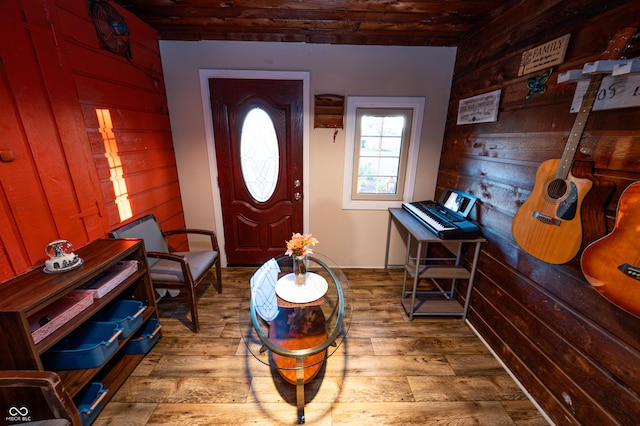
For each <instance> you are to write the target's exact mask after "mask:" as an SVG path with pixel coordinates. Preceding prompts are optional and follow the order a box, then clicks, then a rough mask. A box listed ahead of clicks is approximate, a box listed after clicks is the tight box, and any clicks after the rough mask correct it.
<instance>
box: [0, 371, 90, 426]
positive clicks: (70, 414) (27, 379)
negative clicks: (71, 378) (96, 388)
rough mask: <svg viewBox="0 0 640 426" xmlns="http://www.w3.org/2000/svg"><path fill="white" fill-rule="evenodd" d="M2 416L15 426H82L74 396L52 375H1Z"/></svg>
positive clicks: (18, 372) (0, 409) (55, 375)
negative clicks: (72, 397) (21, 425)
mask: <svg viewBox="0 0 640 426" xmlns="http://www.w3.org/2000/svg"><path fill="white" fill-rule="evenodd" d="M0 412H1V413H2V416H3V417H2V418H3V419H4V418H5V417H10V418H11V419H10V420H11V423H10V424H16V425H17V424H23V425H33V426H35V425H43V426H44V425H47V426H61V425H73V426H81V425H82V420H81V418H80V413H79V412H78V409H77V408H76V406H75V404H74V403H73V400H72V399H71V396H69V394H68V393H67V391H66V389H65V388H64V386H63V385H62V381H61V380H60V377H59V376H58V375H57V374H56V373H53V372H51V371H36V370H15V371H14V370H4V371H0ZM5 420H6V419H5ZM7 421H9V420H7Z"/></svg>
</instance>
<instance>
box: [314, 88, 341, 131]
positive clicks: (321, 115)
mask: <svg viewBox="0 0 640 426" xmlns="http://www.w3.org/2000/svg"><path fill="white" fill-rule="evenodd" d="M313 127H315V128H330V129H342V128H343V127H344V96H340V95H316V98H315V108H314V122H313Z"/></svg>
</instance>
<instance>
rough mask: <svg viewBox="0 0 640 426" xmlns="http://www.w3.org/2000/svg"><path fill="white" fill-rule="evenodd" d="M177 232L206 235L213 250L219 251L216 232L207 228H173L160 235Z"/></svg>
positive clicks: (166, 235) (176, 233) (175, 233)
mask: <svg viewBox="0 0 640 426" xmlns="http://www.w3.org/2000/svg"><path fill="white" fill-rule="evenodd" d="M178 234H200V235H207V236H209V238H211V248H212V249H213V251H217V252H220V249H219V248H218V238H217V237H216V233H215V232H214V231H210V230H208V229H195V228H184V229H174V230H171V231H164V232H162V235H164V236H165V237H168V236H169V235H178Z"/></svg>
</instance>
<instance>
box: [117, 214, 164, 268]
mask: <svg viewBox="0 0 640 426" xmlns="http://www.w3.org/2000/svg"><path fill="white" fill-rule="evenodd" d="M111 236H112V237H113V238H140V239H142V240H144V248H145V250H146V251H157V252H162V253H169V246H168V245H167V241H166V240H165V239H164V236H163V235H162V229H161V228H160V224H158V221H157V220H156V217H155V216H154V215H152V214H150V215H147V216H144V217H142V218H140V219H138V220H136V221H135V222H131V223H129V224H127V225H125V226H123V227H122V228H118V229H116V230H114V231H111ZM148 261H149V266H153V264H155V263H156V262H157V261H158V259H153V258H151V259H148Z"/></svg>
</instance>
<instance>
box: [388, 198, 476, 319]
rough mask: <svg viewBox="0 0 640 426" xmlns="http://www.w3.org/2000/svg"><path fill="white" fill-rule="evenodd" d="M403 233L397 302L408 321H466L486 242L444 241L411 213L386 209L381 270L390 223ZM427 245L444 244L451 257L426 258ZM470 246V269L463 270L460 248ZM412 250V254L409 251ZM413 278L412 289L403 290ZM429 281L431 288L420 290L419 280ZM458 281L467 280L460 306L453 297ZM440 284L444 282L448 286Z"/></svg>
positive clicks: (471, 240) (400, 209)
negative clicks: (471, 255) (443, 319)
mask: <svg viewBox="0 0 640 426" xmlns="http://www.w3.org/2000/svg"><path fill="white" fill-rule="evenodd" d="M393 223H396V224H397V225H398V226H399V227H401V228H403V229H405V230H406V231H407V241H406V247H407V253H406V257H405V263H404V265H400V266H402V267H403V268H404V280H403V283H402V296H401V302H402V306H403V307H404V309H405V311H406V312H407V315H408V316H409V320H410V321H413V318H414V317H416V316H423V317H461V318H462V320H465V319H466V318H467V313H468V311H469V303H470V301H471V291H472V290H473V281H474V278H475V274H476V270H477V268H478V259H479V257H480V248H481V245H482V243H484V242H486V240H485V239H484V238H481V237H480V238H473V239H460V240H454V239H447V240H442V239H440V238H438V236H437V235H435V234H433V233H432V232H431V231H430V230H429V229H427V228H426V227H425V226H424V225H423V224H422V223H420V221H418V219H416V218H415V217H414V216H413V215H412V214H411V213H409V212H407V211H406V210H404V209H402V208H391V209H389V223H388V227H387V246H386V251H385V258H384V268H385V269H388V268H389V266H390V265H389V243H390V239H391V228H392V224H393ZM430 243H437V244H444V245H445V246H446V247H447V249H449V250H451V247H455V253H453V254H454V256H452V257H437V258H430V257H426V256H427V248H428V246H429V244H430ZM465 244H471V245H473V247H474V252H473V260H472V263H471V268H470V269H467V268H465V266H464V264H463V262H464V259H463V257H462V247H463V246H464V245H465ZM412 246H416V247H415V251H414V250H412V249H413V247H412ZM409 278H412V279H413V286H412V288H410V289H408V288H407V281H408V279H409ZM421 280H429V281H430V282H431V283H432V284H433V286H430V287H431V288H430V289H429V290H420V289H419V286H420V281H421ZM460 280H465V281H467V289H466V293H465V294H464V295H462V294H460V295H459V296H458V298H460V299H462V300H463V301H464V304H463V305H461V304H460V302H459V301H458V300H457V299H458V298H457V297H456V285H457V284H458V282H459V281H460ZM443 281H447V283H448V284H449V285H448V287H447V286H445V283H444V282H443Z"/></svg>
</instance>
